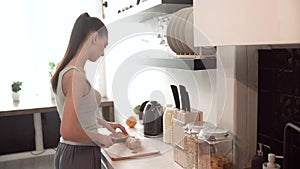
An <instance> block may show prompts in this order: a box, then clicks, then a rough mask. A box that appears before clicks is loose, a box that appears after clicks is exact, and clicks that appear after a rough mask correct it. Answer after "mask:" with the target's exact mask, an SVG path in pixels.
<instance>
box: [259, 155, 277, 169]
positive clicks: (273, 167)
mask: <svg viewBox="0 0 300 169" xmlns="http://www.w3.org/2000/svg"><path fill="white" fill-rule="evenodd" d="M275 158H276V156H275V154H273V153H269V154H268V162H265V163H263V165H262V167H263V169H280V165H279V164H277V163H275Z"/></svg>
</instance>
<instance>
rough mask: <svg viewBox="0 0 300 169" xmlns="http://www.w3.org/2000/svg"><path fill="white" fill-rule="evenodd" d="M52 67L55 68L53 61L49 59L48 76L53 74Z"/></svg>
mask: <svg viewBox="0 0 300 169" xmlns="http://www.w3.org/2000/svg"><path fill="white" fill-rule="evenodd" d="M54 68H55V63H54V62H52V61H49V77H52V76H53V72H54Z"/></svg>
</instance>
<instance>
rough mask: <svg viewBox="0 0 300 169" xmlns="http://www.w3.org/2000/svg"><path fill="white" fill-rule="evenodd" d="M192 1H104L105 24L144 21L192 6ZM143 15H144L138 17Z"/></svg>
mask: <svg viewBox="0 0 300 169" xmlns="http://www.w3.org/2000/svg"><path fill="white" fill-rule="evenodd" d="M192 3H193V1H192V0H122V1H116V0H102V4H103V5H102V6H103V7H102V12H103V16H104V18H103V19H104V22H106V23H111V22H114V21H117V20H121V19H132V20H134V21H138V22H139V21H144V20H147V19H150V18H153V17H156V16H160V15H163V14H168V13H173V12H176V11H178V10H179V9H182V8H185V7H188V6H192ZM140 13H143V14H142V15H137V14H140Z"/></svg>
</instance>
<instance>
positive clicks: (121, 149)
mask: <svg viewBox="0 0 300 169" xmlns="http://www.w3.org/2000/svg"><path fill="white" fill-rule="evenodd" d="M141 143H142V147H140V148H138V149H134V150H131V149H129V148H128V147H127V146H126V144H125V143H116V144H114V145H112V146H111V147H109V148H105V149H104V150H105V151H106V152H107V154H108V155H109V157H110V158H111V160H113V161H117V160H126V159H132V158H137V157H144V156H150V155H154V154H159V153H160V151H159V150H157V149H156V148H155V147H154V146H153V145H152V144H151V143H149V142H147V140H144V139H141Z"/></svg>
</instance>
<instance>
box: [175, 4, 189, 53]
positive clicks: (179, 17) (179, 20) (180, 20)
mask: <svg viewBox="0 0 300 169" xmlns="http://www.w3.org/2000/svg"><path fill="white" fill-rule="evenodd" d="M187 10H188V8H183V9H181V10H180V11H178V12H177V13H176V14H175V17H176V18H175V19H176V26H175V29H174V37H175V42H176V44H177V47H178V51H179V52H178V53H179V54H185V53H186V51H185V47H184V45H183V42H182V39H183V38H182V37H183V36H184V31H182V30H183V29H182V28H183V26H184V20H185V18H184V14H185V12H186V11H187Z"/></svg>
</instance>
